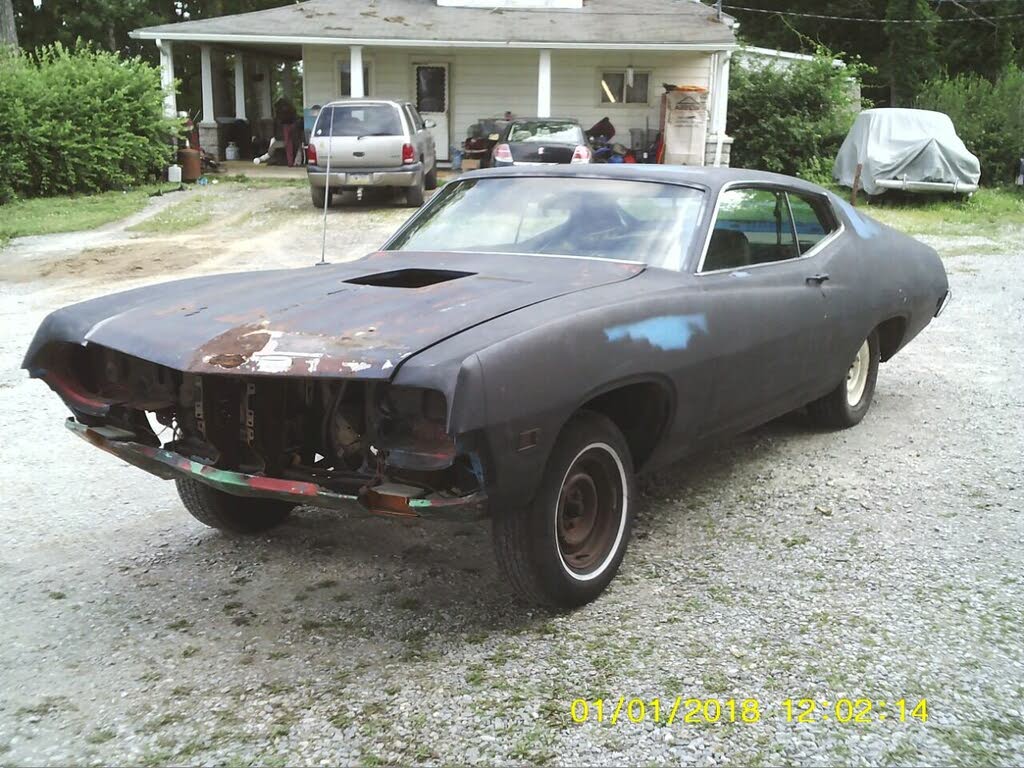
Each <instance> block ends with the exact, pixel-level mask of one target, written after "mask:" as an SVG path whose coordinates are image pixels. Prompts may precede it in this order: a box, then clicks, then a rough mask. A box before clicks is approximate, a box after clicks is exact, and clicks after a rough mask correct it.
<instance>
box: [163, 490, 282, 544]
mask: <svg viewBox="0 0 1024 768" xmlns="http://www.w3.org/2000/svg"><path fill="white" fill-rule="evenodd" d="M174 483H175V485H177V486H178V496H179V497H180V498H181V502H182V504H184V505H185V509H187V510H188V511H189V512H190V513H191V515H192V517H194V518H195V519H196V520H198V521H199V522H200V523H202V524H203V525H208V526H210V527H211V528H217V529H219V530H221V531H230V532H231V533H262V532H263V531H267V530H269V529H271V528H273V527H274V526H276V525H280V524H281V523H283V522H284V521H285V519H286V518H287V517H288V515H289V514H291V511H292V510H293V509H295V505H294V504H288V503H287V502H284V501H276V500H274V499H255V498H250V497H245V496H232V495H231V494H230V493H224V491H218V490H217V489H216V488H211V487H210V486H208V485H205V484H203V483H200V482H196V481H195V480H192V479H189V478H185V479H181V480H175V481H174Z"/></svg>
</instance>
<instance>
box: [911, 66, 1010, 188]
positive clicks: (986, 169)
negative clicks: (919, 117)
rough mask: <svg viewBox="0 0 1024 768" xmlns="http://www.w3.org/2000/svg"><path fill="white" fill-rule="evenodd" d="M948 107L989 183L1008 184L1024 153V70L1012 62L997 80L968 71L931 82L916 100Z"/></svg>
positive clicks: (942, 108) (940, 109)
mask: <svg viewBox="0 0 1024 768" xmlns="http://www.w3.org/2000/svg"><path fill="white" fill-rule="evenodd" d="M916 106H918V107H919V108H921V109H934V110H936V111H937V112H945V113H946V114H947V115H949V116H950V118H952V120H953V125H955V126H956V131H957V133H958V134H959V135H960V138H962V139H963V140H964V144H966V145H967V148H968V149H969V150H971V152H973V153H974V154H976V155H977V156H978V158H979V159H980V160H981V179H982V182H983V183H986V184H1001V183H1008V182H1010V181H1012V180H1013V178H1014V177H1015V176H1016V171H1017V159H1018V158H1020V157H1022V156H1024V71H1022V70H1021V69H1020V68H1018V67H1017V66H1015V65H1010V66H1008V67H1007V68H1006V69H1005V70H1004V71H1003V73H1002V74H1001V75H1000V76H999V77H998V79H996V81H995V82H990V81H989V80H986V79H985V78H984V77H982V76H980V75H973V74H964V75H959V76H957V77H954V78H939V79H936V80H933V81H931V82H930V83H928V84H927V85H926V86H925V87H924V89H923V91H922V92H921V95H920V96H918V99H917V104H916Z"/></svg>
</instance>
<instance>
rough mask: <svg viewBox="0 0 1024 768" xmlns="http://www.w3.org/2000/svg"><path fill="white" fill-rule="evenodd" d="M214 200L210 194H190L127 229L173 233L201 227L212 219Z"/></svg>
mask: <svg viewBox="0 0 1024 768" xmlns="http://www.w3.org/2000/svg"><path fill="white" fill-rule="evenodd" d="M214 202H215V199H214V198H213V197H210V196H206V195H202V196H199V195H194V196H190V197H188V198H186V199H184V200H182V201H181V202H179V203H175V204H174V205H172V206H170V207H168V208H165V209H164V210H162V211H160V213H158V214H156V215H155V216H150V217H149V218H148V219H145V220H143V221H140V222H139V223H138V224H135V225H134V226H132V227H129V228H128V229H129V230H131V231H132V232H148V233H175V232H185V231H188V230H189V229H194V228H196V227H201V226H203V225H204V224H208V223H209V222H210V221H211V220H212V219H213V205H214Z"/></svg>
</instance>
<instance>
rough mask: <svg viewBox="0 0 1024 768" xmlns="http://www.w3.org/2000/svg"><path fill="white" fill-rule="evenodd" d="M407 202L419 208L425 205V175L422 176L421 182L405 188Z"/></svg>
mask: <svg viewBox="0 0 1024 768" xmlns="http://www.w3.org/2000/svg"><path fill="white" fill-rule="evenodd" d="M405 204H406V205H408V206H410V207H412V208H419V207H420V206H421V205H423V177H422V176H420V180H419V183H418V184H416V185H415V186H412V187H406V189H405Z"/></svg>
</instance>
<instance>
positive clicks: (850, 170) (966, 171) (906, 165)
mask: <svg viewBox="0 0 1024 768" xmlns="http://www.w3.org/2000/svg"><path fill="white" fill-rule="evenodd" d="M858 164H862V165H863V168H862V169H861V175H860V187H861V189H863V190H864V191H865V192H866V193H867V194H869V195H878V194H881V193H882V192H885V189H884V188H883V187H880V186H879V185H878V183H877V182H878V181H882V180H887V179H896V180H903V179H904V178H905V179H906V180H907V181H929V182H942V183H946V184H954V183H955V184H977V183H978V179H979V178H980V176H981V165H980V163H979V162H978V158H977V157H975V156H974V155H972V154H971V153H970V152H968V151H967V147H966V146H964V143H963V141H962V140H961V139H960V137H959V136H957V135H956V129H955V128H954V127H953V121H952V120H950V119H949V115H945V114H943V113H942V112H930V111H928V110H925V109H895V108H888V109H866V110H864V111H863V112H861V113H860V114H859V115H858V116H857V119H856V120H855V121H854V123H853V127H852V128H850V132H849V133H848V134H847V136H846V140H845V141H844V142H843V146H842V147H840V148H839V154H838V155H836V162H835V166H834V167H833V169H832V177H833V178H834V179H836V180H837V181H838V182H839V183H840V184H842V185H843V186H845V187H852V186H853V179H854V176H855V175H856V173H857V165H858Z"/></svg>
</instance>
